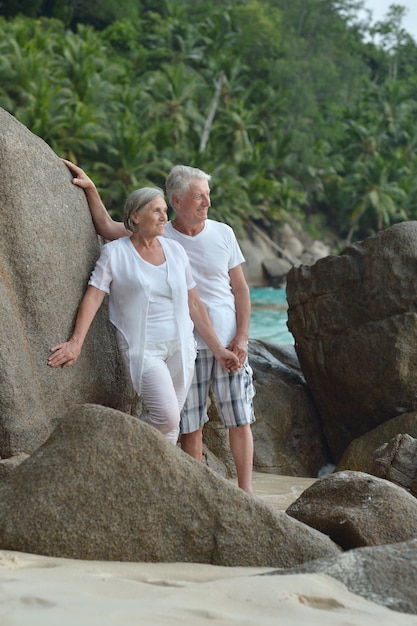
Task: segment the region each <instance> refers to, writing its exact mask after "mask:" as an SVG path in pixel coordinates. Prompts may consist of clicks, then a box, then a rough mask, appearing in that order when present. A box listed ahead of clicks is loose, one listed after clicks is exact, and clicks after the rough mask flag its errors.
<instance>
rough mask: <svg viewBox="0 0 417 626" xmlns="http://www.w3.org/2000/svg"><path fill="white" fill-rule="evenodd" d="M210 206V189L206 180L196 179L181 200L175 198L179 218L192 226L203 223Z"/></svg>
mask: <svg viewBox="0 0 417 626" xmlns="http://www.w3.org/2000/svg"><path fill="white" fill-rule="evenodd" d="M210 206H211V203H210V187H209V184H208V182H207V181H206V180H200V179H195V180H194V181H193V182H192V183H191V184H190V186H189V188H188V190H187V191H186V192H185V193H184V195H183V196H182V197H181V198H179V197H178V196H175V198H174V208H175V211H176V213H177V215H178V217H179V218H180V220H181V221H182V222H184V223H187V224H189V225H190V226H191V225H196V224H201V223H203V222H204V221H205V220H206V219H207V216H208V210H209V208H210Z"/></svg>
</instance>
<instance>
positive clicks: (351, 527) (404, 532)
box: [287, 471, 417, 550]
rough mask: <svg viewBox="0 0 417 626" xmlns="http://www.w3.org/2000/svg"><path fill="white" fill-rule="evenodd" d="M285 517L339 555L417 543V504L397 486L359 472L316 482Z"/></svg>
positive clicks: (341, 474)
mask: <svg viewBox="0 0 417 626" xmlns="http://www.w3.org/2000/svg"><path fill="white" fill-rule="evenodd" d="M287 513H288V515H291V517H294V518H295V519H298V520H299V521H301V522H303V523H304V524H308V525H309V526H311V527H312V528H316V529H317V530H319V531H320V532H322V533H325V534H326V535H328V536H329V537H330V538H331V539H332V540H333V541H334V542H335V543H337V544H338V545H339V546H341V547H342V548H343V550H351V549H352V548H358V547H361V546H376V545H383V544H388V543H400V542H402V541H408V540H409V539H414V538H417V499H416V498H414V496H412V495H410V494H409V493H408V492H407V491H406V490H405V489H403V488H402V487H399V486H398V485H395V484H393V483H392V482H389V481H388V480H384V479H382V478H378V477H376V476H371V475H370V474H365V473H362V472H353V471H344V472H336V473H335V474H331V475H329V476H325V477H324V478H321V479H319V480H317V481H316V482H315V483H314V484H313V485H311V486H310V487H308V488H307V489H306V490H305V491H304V492H303V493H302V494H301V496H300V497H299V498H298V499H297V500H296V501H295V502H293V503H292V504H291V505H290V506H289V507H288V509H287Z"/></svg>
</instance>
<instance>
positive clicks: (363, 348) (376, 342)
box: [287, 221, 417, 462]
mask: <svg viewBox="0 0 417 626" xmlns="http://www.w3.org/2000/svg"><path fill="white" fill-rule="evenodd" d="M416 241H417V222H415V221H412V222H403V223H400V224H396V225H395V226H392V227H391V228H388V229H386V230H384V231H381V232H379V233H378V234H377V235H375V236H373V237H369V238H368V239H365V240H364V241H362V242H358V243H355V244H353V245H351V246H349V247H347V248H346V249H345V250H344V251H343V252H342V253H341V254H340V255H338V256H328V257H326V258H324V259H321V260H319V261H317V262H316V263H315V264H314V265H313V266H306V265H302V266H300V267H295V268H293V269H292V270H291V271H290V272H289V273H288V277H287V298H288V304H289V309H288V327H289V329H290V330H291V332H292V334H293V335H294V337H295V342H296V343H295V347H296V351H297V354H298V357H299V360H300V365H301V368H302V371H303V373H304V376H305V378H306V381H307V384H308V386H309V389H310V391H311V393H312V395H313V397H314V400H315V402H316V404H317V407H318V410H319V412H320V415H321V418H322V419H323V422H324V431H325V435H326V438H327V440H328V442H329V445H330V448H331V450H332V453H333V456H334V461H335V462H338V461H339V460H340V458H341V456H342V454H343V452H344V451H345V449H346V447H347V446H348V445H349V443H350V442H351V441H352V440H353V439H355V438H357V437H359V436H361V435H363V434H364V433H366V432H368V431H369V430H371V429H373V428H375V427H376V426H378V425H379V424H382V423H384V422H386V421H388V420H390V419H392V418H394V417H395V416H397V415H399V414H402V413H406V412H413V411H415V410H417V376H416V371H417V311H416V293H417V272H416V267H417V246H416Z"/></svg>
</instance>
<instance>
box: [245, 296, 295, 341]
mask: <svg viewBox="0 0 417 626" xmlns="http://www.w3.org/2000/svg"><path fill="white" fill-rule="evenodd" d="M250 298H251V304H252V314H251V321H250V328H249V337H250V338H251V339H262V340H263V341H267V342H268V343H274V344H276V345H279V346H289V345H291V346H293V345H294V337H293V336H292V334H291V333H290V331H289V330H288V328H287V309H288V303H287V297H286V293H285V289H273V288H272V287H265V288H256V289H251V290H250Z"/></svg>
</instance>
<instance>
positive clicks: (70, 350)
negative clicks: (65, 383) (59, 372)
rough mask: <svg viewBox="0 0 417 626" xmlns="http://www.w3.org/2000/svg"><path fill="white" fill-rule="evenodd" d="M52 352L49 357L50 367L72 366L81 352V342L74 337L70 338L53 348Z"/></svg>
mask: <svg viewBox="0 0 417 626" xmlns="http://www.w3.org/2000/svg"><path fill="white" fill-rule="evenodd" d="M51 352H52V354H51V355H50V357H49V359H48V365H49V366H50V367H57V366H58V365H59V366H60V367H71V365H74V363H75V361H76V360H77V359H78V357H79V356H80V353H81V346H80V344H79V343H78V342H77V341H75V340H74V339H70V340H69V341H66V342H64V343H59V344H58V345H57V346H54V347H53V348H51Z"/></svg>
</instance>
